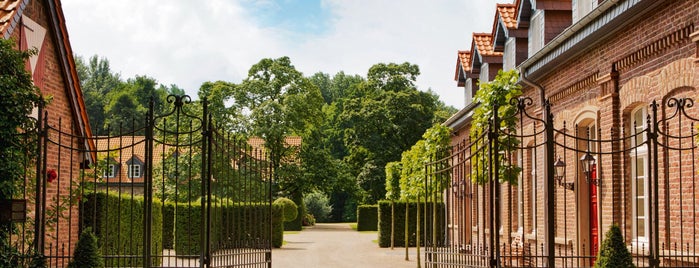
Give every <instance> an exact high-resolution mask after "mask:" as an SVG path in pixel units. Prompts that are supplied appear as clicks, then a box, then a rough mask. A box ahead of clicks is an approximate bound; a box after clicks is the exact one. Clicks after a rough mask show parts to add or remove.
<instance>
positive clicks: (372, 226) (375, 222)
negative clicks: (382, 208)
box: [357, 205, 379, 231]
mask: <svg viewBox="0 0 699 268" xmlns="http://www.w3.org/2000/svg"><path fill="white" fill-rule="evenodd" d="M378 228H379V206H378V205H361V206H358V207H357V231H377V230H378Z"/></svg>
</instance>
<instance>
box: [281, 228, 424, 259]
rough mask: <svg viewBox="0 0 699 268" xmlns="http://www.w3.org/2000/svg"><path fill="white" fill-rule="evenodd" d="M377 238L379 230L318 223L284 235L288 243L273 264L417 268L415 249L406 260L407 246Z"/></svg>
mask: <svg viewBox="0 0 699 268" xmlns="http://www.w3.org/2000/svg"><path fill="white" fill-rule="evenodd" d="M377 239H378V235H377V233H376V232H357V231H354V230H352V229H351V228H350V226H349V224H347V223H318V224H316V225H315V226H313V227H309V228H306V229H304V230H303V231H301V232H299V233H291V234H289V233H287V234H284V241H286V244H285V245H284V246H282V248H279V249H274V250H273V251H272V267H274V268H297V267H298V268H315V267H323V268H324V267H328V268H331V267H332V268H343V267H348V268H357V267H359V268H363V267H390V268H393V267H397V268H415V267H417V263H416V257H417V256H416V255H415V248H410V261H405V248H396V249H394V250H391V249H390V248H380V247H379V245H378V244H377V243H376V242H375V241H376V240H377ZM421 253H422V252H421ZM421 258H424V255H423V256H421Z"/></svg>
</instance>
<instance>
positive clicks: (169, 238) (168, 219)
mask: <svg viewBox="0 0 699 268" xmlns="http://www.w3.org/2000/svg"><path fill="white" fill-rule="evenodd" d="M163 248H166V249H174V248H175V203H173V202H165V204H163Z"/></svg>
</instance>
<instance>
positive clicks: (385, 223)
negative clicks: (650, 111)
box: [378, 200, 445, 248]
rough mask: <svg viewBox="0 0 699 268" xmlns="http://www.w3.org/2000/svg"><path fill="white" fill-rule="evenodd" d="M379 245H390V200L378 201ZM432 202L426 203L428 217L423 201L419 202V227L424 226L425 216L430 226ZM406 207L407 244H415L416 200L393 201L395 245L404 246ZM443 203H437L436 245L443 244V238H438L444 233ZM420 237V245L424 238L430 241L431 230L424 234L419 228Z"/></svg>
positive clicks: (422, 243) (423, 242)
mask: <svg viewBox="0 0 699 268" xmlns="http://www.w3.org/2000/svg"><path fill="white" fill-rule="evenodd" d="M378 206H379V224H378V226H379V230H378V231H379V246H380V247H384V248H385V247H390V246H391V202H390V201H386V200H383V201H379V205H378ZM432 207H433V204H432V203H428V204H427V215H428V217H425V203H420V216H421V220H420V228H424V224H425V218H427V224H429V225H430V226H432ZM406 208H408V209H409V211H408V214H409V215H408V217H409V219H408V230H409V238H408V240H409V241H408V245H409V246H415V245H416V242H417V240H416V234H417V233H416V228H417V225H416V224H417V223H416V217H417V203H416V202H410V203H406V202H395V213H396V215H395V225H394V226H395V236H394V246H397V247H403V246H405V209H406ZM444 209H445V208H444V204H443V203H438V204H437V222H436V228H437V237H438V241H437V243H438V245H442V244H444V240H443V238H442V239H440V238H439V237H440V234H443V233H444V227H445V225H444V217H445V216H444V215H445V213H444ZM420 231H421V232H420V234H421V235H420V238H421V240H420V241H421V242H420V245H424V244H425V238H426V239H427V240H429V241H430V242H431V241H432V232H431V231H428V233H427V234H425V232H424V229H420Z"/></svg>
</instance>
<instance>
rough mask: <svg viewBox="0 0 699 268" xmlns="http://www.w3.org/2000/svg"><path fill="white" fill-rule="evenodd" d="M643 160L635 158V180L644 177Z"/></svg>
mask: <svg viewBox="0 0 699 268" xmlns="http://www.w3.org/2000/svg"><path fill="white" fill-rule="evenodd" d="M645 166H646V165H645V159H644V158H643V157H639V158H636V178H638V177H643V176H645V175H646V174H645V171H646V169H645Z"/></svg>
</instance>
